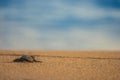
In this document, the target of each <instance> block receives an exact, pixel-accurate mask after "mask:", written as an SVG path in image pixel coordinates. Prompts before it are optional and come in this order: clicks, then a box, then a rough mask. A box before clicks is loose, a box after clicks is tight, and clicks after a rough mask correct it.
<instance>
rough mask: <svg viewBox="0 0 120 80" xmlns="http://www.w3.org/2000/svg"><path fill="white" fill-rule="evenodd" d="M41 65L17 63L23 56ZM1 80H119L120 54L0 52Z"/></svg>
mask: <svg viewBox="0 0 120 80" xmlns="http://www.w3.org/2000/svg"><path fill="white" fill-rule="evenodd" d="M23 54H26V55H36V59H37V60H40V61H42V63H14V62H12V60H14V59H15V58H19V57H20V56H21V55H23ZM0 80H120V51H29V50H26V51H25V50H24V51H17V50H16V51H15V50H1V51H0Z"/></svg>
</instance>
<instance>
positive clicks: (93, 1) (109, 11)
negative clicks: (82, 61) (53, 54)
mask: <svg viewBox="0 0 120 80" xmlns="http://www.w3.org/2000/svg"><path fill="white" fill-rule="evenodd" d="M0 49H1V50H3V49H4V50H6V49H12V50H15V49H16V50H120V0H0Z"/></svg>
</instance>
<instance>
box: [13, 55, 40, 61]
mask: <svg viewBox="0 0 120 80" xmlns="http://www.w3.org/2000/svg"><path fill="white" fill-rule="evenodd" d="M13 62H42V61H37V60H36V59H35V56H28V55H23V56H21V57H20V58H17V59H15V60H13Z"/></svg>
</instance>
